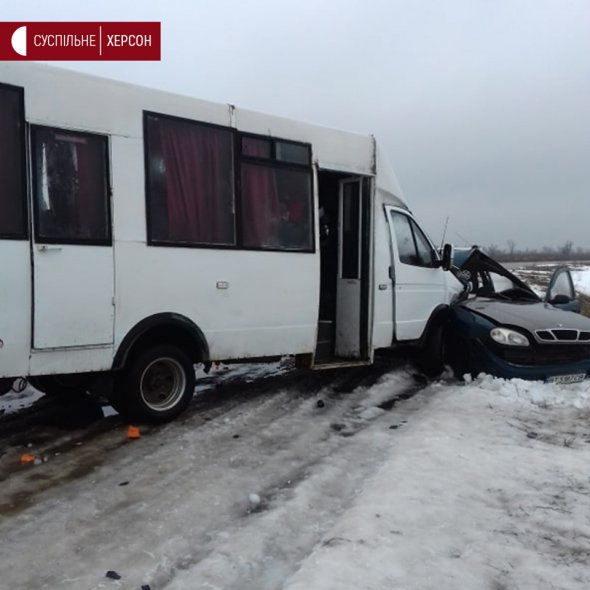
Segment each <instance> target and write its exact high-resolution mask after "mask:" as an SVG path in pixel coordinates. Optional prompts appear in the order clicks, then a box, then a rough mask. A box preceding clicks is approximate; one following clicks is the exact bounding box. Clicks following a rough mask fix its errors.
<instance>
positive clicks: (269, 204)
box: [242, 164, 282, 248]
mask: <svg viewBox="0 0 590 590" xmlns="http://www.w3.org/2000/svg"><path fill="white" fill-rule="evenodd" d="M281 216H282V212H281V205H280V202H279V191H278V187H277V179H276V174H275V170H273V169H272V168H270V167H267V166H258V165H256V164H243V165H242V231H243V240H244V246H246V247H250V248H252V247H266V248H277V247H280V245H281V243H280V236H279V230H280V225H281Z"/></svg>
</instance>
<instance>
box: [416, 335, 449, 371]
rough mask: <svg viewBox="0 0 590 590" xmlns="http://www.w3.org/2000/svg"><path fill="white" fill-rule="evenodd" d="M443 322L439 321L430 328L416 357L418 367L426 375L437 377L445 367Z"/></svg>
mask: <svg viewBox="0 0 590 590" xmlns="http://www.w3.org/2000/svg"><path fill="white" fill-rule="evenodd" d="M445 338H446V330H445V324H443V323H439V324H436V325H435V326H433V327H432V328H431V329H430V333H429V334H428V336H427V338H426V344H425V345H424V347H423V348H422V350H421V351H420V353H419V357H418V362H417V365H418V368H419V369H420V371H422V372H423V373H424V374H425V375H427V376H428V377H438V376H439V375H440V374H441V373H442V372H443V371H444V368H445V360H446V358H445V357H446V341H445Z"/></svg>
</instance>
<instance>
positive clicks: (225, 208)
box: [156, 119, 234, 244]
mask: <svg viewBox="0 0 590 590" xmlns="http://www.w3.org/2000/svg"><path fill="white" fill-rule="evenodd" d="M158 127H159V131H160V145H161V151H162V158H163V161H164V167H165V171H166V172H165V192H166V208H167V213H168V228H167V230H168V235H167V236H166V238H167V239H168V240H173V241H179V242H192V243H204V244H233V243H234V214H233V162H232V137H231V133H230V132H227V131H224V130H219V129H215V128H213V127H205V126H197V125H193V124H186V123H182V122H179V121H173V120H162V119H160V120H159V121H158ZM156 237H158V236H156Z"/></svg>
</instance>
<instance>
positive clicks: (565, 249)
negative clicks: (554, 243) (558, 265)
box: [559, 240, 574, 258]
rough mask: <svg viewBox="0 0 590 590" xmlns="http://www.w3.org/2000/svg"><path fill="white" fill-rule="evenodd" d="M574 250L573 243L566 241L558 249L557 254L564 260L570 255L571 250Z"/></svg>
mask: <svg viewBox="0 0 590 590" xmlns="http://www.w3.org/2000/svg"><path fill="white" fill-rule="evenodd" d="M573 249H574V243H573V242H572V241H570V240H568V241H567V242H566V243H565V244H564V245H563V246H562V247H561V248H560V249H559V252H560V253H561V255H562V256H563V257H564V258H567V257H568V256H570V255H571V253H572V250H573Z"/></svg>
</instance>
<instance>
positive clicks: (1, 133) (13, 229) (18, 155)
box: [0, 86, 27, 239]
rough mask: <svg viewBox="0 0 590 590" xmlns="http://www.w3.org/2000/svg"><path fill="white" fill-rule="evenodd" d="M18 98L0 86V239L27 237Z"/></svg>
mask: <svg viewBox="0 0 590 590" xmlns="http://www.w3.org/2000/svg"><path fill="white" fill-rule="evenodd" d="M22 96H23V95H22V91H21V90H20V89H17V88H13V87H6V86H0V238H13V239H14V238H26V237H27V229H26V226H27V210H26V196H25V183H24V154H23V146H24V118H23V101H22Z"/></svg>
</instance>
